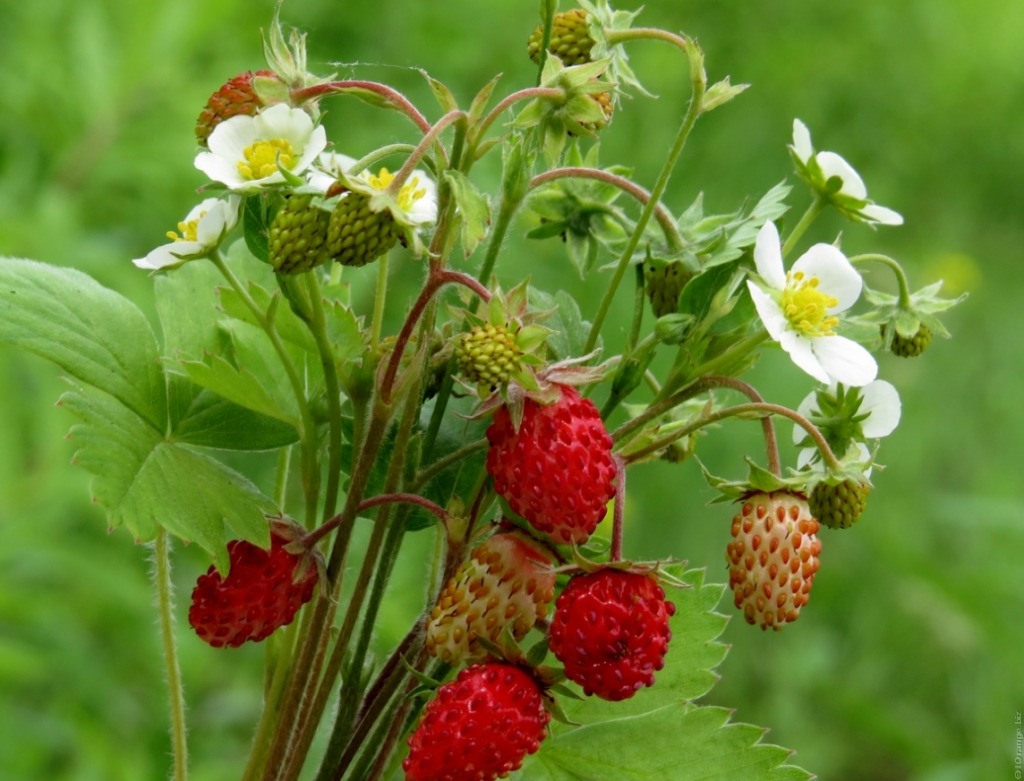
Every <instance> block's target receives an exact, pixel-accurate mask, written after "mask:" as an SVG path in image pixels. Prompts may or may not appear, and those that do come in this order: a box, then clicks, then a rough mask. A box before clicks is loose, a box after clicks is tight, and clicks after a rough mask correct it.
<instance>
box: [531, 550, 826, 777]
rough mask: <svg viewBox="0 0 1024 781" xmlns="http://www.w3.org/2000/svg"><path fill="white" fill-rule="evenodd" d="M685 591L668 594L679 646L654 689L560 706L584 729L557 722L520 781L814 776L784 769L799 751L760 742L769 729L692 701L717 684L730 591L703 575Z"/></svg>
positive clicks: (686, 577) (696, 573)
mask: <svg viewBox="0 0 1024 781" xmlns="http://www.w3.org/2000/svg"><path fill="white" fill-rule="evenodd" d="M681 580H682V581H683V582H684V583H685V584H686V585H687V586H688V588H679V587H676V588H673V587H672V586H669V587H668V588H667V591H668V596H669V598H670V599H672V601H673V602H675V604H676V614H675V616H674V617H673V618H672V621H671V624H670V626H671V628H672V642H671V643H670V644H669V650H668V655H667V656H666V658H665V662H666V664H665V667H664V669H662V670H661V671H659V672H658V673H657V675H656V677H655V684H654V686H653V687H651V688H649V689H644V690H642V691H640V692H638V693H637V694H636V695H635V696H634V697H632V698H630V699H628V700H623V701H622V702H605V701H604V700H601V699H598V698H595V697H587V698H585V699H583V700H579V701H575V700H568V701H567V700H563V701H562V705H563V706H564V710H565V713H566V715H567V716H568V717H569V718H570V719H571V720H572V721H573V722H575V723H576V725H578V726H574V725H572V724H558V723H552V726H551V736H550V737H549V738H548V739H547V740H546V741H545V742H544V743H542V744H541V747H540V751H539V752H538V753H537V754H535V755H532V756H530V757H527V758H526V760H525V761H524V763H523V768H522V770H521V771H520V772H519V773H518V774H514V775H513V776H512V778H513V779H516V780H517V781H519V780H522V781H526V780H527V779H528V781H691V780H692V781H697V780H698V779H700V781H705V780H708V779H719V780H720V781H726V780H727V779H735V781H762V780H765V781H767V780H769V779H770V780H771V781H790V780H792V779H807V778H810V774H809V773H807V772H806V771H803V770H801V769H799V768H795V767H791V766H788V765H784V764H783V763H784V762H785V761H786V760H787V759H788V758H789V756H790V755H791V753H792V752H790V751H788V750H787V749H783V748H779V747H777V746H771V745H767V744H762V743H760V739H761V737H762V736H763V734H764V730H762V729H760V728H758V727H753V726H750V725H745V724H729V715H730V712H729V711H728V710H726V709H724V708H716V707H697V706H695V705H693V703H692V700H694V699H696V698H698V697H701V696H703V695H704V694H706V693H707V692H708V691H709V690H710V689H711V687H712V686H713V685H714V682H715V680H716V676H715V673H714V668H715V667H717V666H718V664H719V663H721V661H722V659H723V658H724V657H725V654H726V650H727V649H726V647H725V646H724V645H722V644H721V643H719V642H718V641H717V638H718V637H719V635H721V633H722V631H723V629H724V628H725V624H726V622H727V621H728V619H727V618H726V617H725V616H722V615H720V614H719V613H717V612H715V608H716V606H717V605H718V602H719V600H720V599H721V596H722V592H723V591H724V588H725V587H724V586H722V585H719V584H706V583H705V582H704V572H703V570H690V571H688V572H685V573H683V575H682V576H681Z"/></svg>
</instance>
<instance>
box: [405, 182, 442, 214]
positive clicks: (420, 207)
mask: <svg viewBox="0 0 1024 781" xmlns="http://www.w3.org/2000/svg"><path fill="white" fill-rule="evenodd" d="M414 179H415V180H416V188H415V189H417V190H424V191H425V192H424V193H423V195H422V196H421V197H419V198H417V199H416V200H415V201H413V203H412V208H410V209H409V211H408V212H407V213H406V214H407V215H408V217H409V221H410V222H412V223H414V224H415V225H429V224H431V223H434V222H437V185H435V184H434V180H433V179H431V178H430V177H429V176H427V175H426V174H425V173H424V172H423V171H419V170H416V171H413V172H412V173H411V174H410V175H409V178H408V179H407V180H406V183H407V184H409V183H411V182H412V181H413V180H414Z"/></svg>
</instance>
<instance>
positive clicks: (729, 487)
mask: <svg viewBox="0 0 1024 781" xmlns="http://www.w3.org/2000/svg"><path fill="white" fill-rule="evenodd" d="M759 417H763V415H759ZM744 460H745V461H746V462H747V467H748V469H747V478H746V479H745V480H727V479H725V478H723V477H716V476H715V475H713V474H711V472H710V471H708V469H707V467H705V466H704V464H703V463H702V462H701V461H700V459H698V461H697V462H698V463H699V464H700V468H701V472H702V473H703V475H704V479H705V480H707V483H708V485H709V486H711V488H713V489H715V490H716V491H718V493H719V496H717V497H715V498H714V499H712V500H711V502H710V504H717V503H719V502H732V501H736V500H738V499H742V498H743V497H744V496H747V495H748V494H751V493H772V492H774V491H789V492H791V493H798V494H804V493H805V492H806V490H807V480H808V474H807V473H806V472H794V473H793V474H791V476H790V477H782V476H780V475H776V474H774V473H772V472H770V471H769V470H767V469H765V468H764V467H762V466H760V465H759V464H756V463H755V462H754V461H753V460H752V459H751V458H750V457H749V456H747V457H745V458H744Z"/></svg>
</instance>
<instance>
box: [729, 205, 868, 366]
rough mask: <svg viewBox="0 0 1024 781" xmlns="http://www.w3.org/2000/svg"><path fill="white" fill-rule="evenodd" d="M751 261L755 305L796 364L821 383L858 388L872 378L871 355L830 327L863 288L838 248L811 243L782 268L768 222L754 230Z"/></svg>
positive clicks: (775, 235)
mask: <svg viewBox="0 0 1024 781" xmlns="http://www.w3.org/2000/svg"><path fill="white" fill-rule="evenodd" d="M754 265H755V266H756V268H757V273H758V275H759V277H760V281H759V282H756V283H755V282H754V281H752V280H748V281H747V288H748V289H749V290H750V296H751V298H752V299H753V300H754V306H755V307H756V308H757V313H758V315H760V317H761V321H762V322H763V323H764V327H765V329H766V330H767V331H768V334H769V336H771V338H772V339H774V340H775V341H776V342H778V343H779V345H780V346H781V347H782V349H783V350H785V351H786V352H787V353H789V356H790V358H792V359H793V362H794V363H795V364H796V365H797V366H799V367H800V368H801V369H803V370H804V371H805V372H807V373H808V374H809V375H811V376H812V377H814V378H815V379H816V380H818V381H820V382H823V383H826V384H827V383H832V382H841V383H843V384H844V385H854V386H861V385H866V384H867V383H869V382H871V381H872V380H873V379H875V375H876V374H877V373H878V365H877V364H876V363H875V359H874V358H873V357H872V356H871V353H869V352H868V351H867V350H866V349H864V347H862V346H861V345H859V344H858V343H857V342H855V341H853V340H852V339H848V338H846V337H845V336H840V335H839V334H837V333H836V330H835V329H836V327H837V326H838V325H839V318H838V316H837V315H839V314H840V313H842V312H845V311H846V310H847V309H849V308H850V307H851V306H853V304H854V303H855V302H856V301H857V298H858V297H859V296H860V292H861V288H862V287H863V282H862V280H861V278H860V274H858V273H857V271H856V270H855V269H854V268H853V266H852V265H851V264H850V261H849V260H847V258H846V256H845V255H844V254H843V253H842V252H841V251H840V250H839V249H837V248H836V247H834V246H832V245H831V244H815V245H814V246H813V247H811V248H810V249H809V250H807V252H805V253H804V254H803V255H801V256H800V258H798V259H797V261H796V262H795V263H794V264H793V267H792V268H791V269H790V270H789V271H788V272H787V271H786V270H785V268H784V267H783V265H782V247H781V242H780V240H779V232H778V230H776V228H775V225H774V223H772V222H771V221H768V222H766V223H765V224H764V226H763V227H762V228H761V230H760V231H759V232H758V234H757V241H756V242H755V244H754Z"/></svg>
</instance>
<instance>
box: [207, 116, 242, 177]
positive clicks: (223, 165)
mask: <svg viewBox="0 0 1024 781" xmlns="http://www.w3.org/2000/svg"><path fill="white" fill-rule="evenodd" d="M223 124H224V123H223V122H222V123H221V125H223ZM217 127H220V125H217ZM216 129H217V128H214V131H216ZM211 138H212V136H211ZM241 159H242V158H241V156H239V157H238V158H237V159H236V160H235V161H234V162H233V161H232V160H231V159H228V158H227V157H221V156H220V155H216V154H214V153H213V152H200V153H199V154H198V155H196V160H195V166H196V168H198V169H199V170H200V171H202V172H203V173H204V174H206V175H207V176H208V177H210V178H211V179H212V180H213V181H215V182H220V183H221V184H226V185H227V186H228V187H232V188H235V187H240V186H242V185H244V184H247V183H248V180H247V179H244V178H243V177H242V174H241V173H239V171H238V163H237V160H241Z"/></svg>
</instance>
